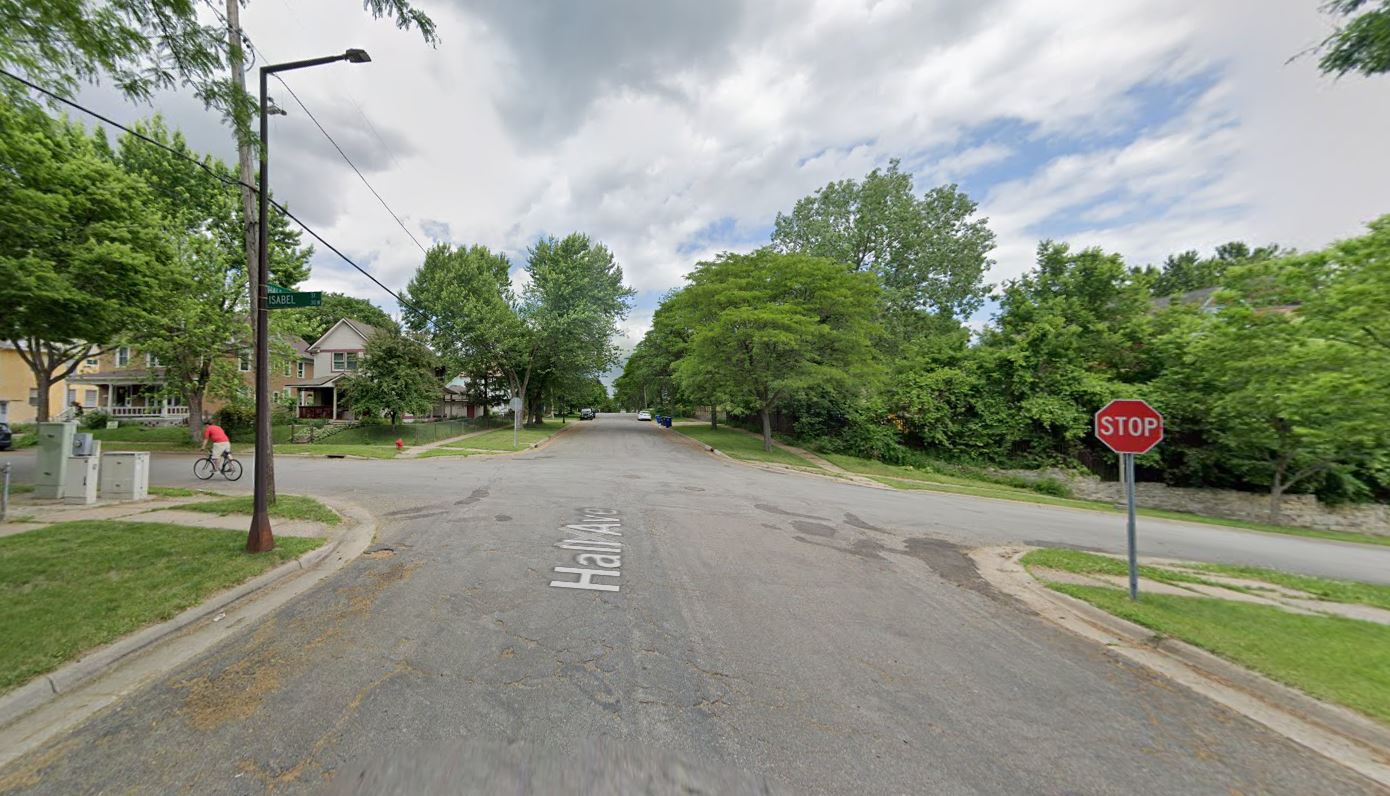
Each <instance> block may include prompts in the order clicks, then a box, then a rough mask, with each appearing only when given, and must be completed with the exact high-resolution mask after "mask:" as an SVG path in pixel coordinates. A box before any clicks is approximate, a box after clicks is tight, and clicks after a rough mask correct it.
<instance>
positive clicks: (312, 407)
mask: <svg viewBox="0 0 1390 796" xmlns="http://www.w3.org/2000/svg"><path fill="white" fill-rule="evenodd" d="M294 389H295V390H297V391H298V394H299V413H298V414H299V419H300V420H330V421H339V420H352V419H354V418H353V414H352V410H350V409H348V408H347V407H346V406H345V405H339V403H338V387H337V385H334V384H328V385H315V386H295V387H294Z"/></svg>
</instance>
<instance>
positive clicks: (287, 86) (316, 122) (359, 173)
mask: <svg viewBox="0 0 1390 796" xmlns="http://www.w3.org/2000/svg"><path fill="white" fill-rule="evenodd" d="M275 79H276V80H279V81H280V85H282V86H284V87H285V90H286V91H288V92H290V96H291V97H293V98H294V101H295V103H296V104H298V105H299V109H300V110H302V111H304V114H305V115H306V116H308V117H309V120H310V121H312V122H313V123H314V126H315V127H317V128H319V132H320V133H323V137H324V138H327V139H328V143H330V144H332V145H333V148H334V149H336V150H338V154H339V155H342V156H343V160H344V161H346V162H347V164H348V165H349V166H351V167H352V170H353V172H354V173H356V174H357V178H358V179H360V180H361V181H362V184H363V185H365V186H367V190H369V191H371V192H372V196H375V197H376V200H377V201H378V202H381V206H382V207H384V208H386V212H388V213H390V214H391V217H392V218H394V219H396V223H397V224H399V225H400V227H401V230H402V231H403V232H405V234H406V235H407V236H408V237H409V238H410V240H411V241H413V242H414V243H415V245H416V246H418V247H419V249H420V253H421V254H428V253H429V252H428V251H427V250H426V249H425V247H424V244H422V243H420V241H419V240H416V238H415V235H414V234H413V233H412V232H411V231H410V228H409V227H407V226H406V225H405V222H404V221H402V220H401V217H400V216H398V215H396V211H395V210H392V209H391V205H388V204H387V203H386V200H385V199H383V198H381V194H379V193H377V191H376V189H375V188H373V187H372V184H371V183H370V182H368V181H367V177H366V175H364V174H363V173H362V171H361V170H360V169H358V168H357V164H355V163H353V162H352V158H350V157H348V155H347V153H346V152H344V151H343V148H342V147H340V146H338V142H337V141H334V140H333V136H331V135H329V134H328V131H327V130H325V129H323V125H322V124H319V120H318V119H317V118H315V117H314V114H313V112H311V111H310V110H309V108H308V107H306V106H305V105H304V101H303V100H301V99H300V98H299V95H298V94H295V93H294V89H292V88H290V84H289V83H286V82H285V79H284V78H282V77H280V76H279V75H276V76H275Z"/></svg>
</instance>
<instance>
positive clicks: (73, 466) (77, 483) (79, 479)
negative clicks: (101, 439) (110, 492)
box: [63, 443, 101, 506]
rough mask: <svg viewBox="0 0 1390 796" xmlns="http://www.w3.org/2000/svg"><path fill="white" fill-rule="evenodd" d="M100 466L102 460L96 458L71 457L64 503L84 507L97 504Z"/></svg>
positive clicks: (65, 485)
mask: <svg viewBox="0 0 1390 796" xmlns="http://www.w3.org/2000/svg"><path fill="white" fill-rule="evenodd" d="M98 444H100V443H98ZM100 466H101V460H100V459H98V458H97V457H95V456H71V457H69V458H68V472H67V483H65V484H64V485H63V502H64V503H77V504H80V505H83V506H89V505H91V504H93V503H95V502H97V470H98V468H99V467H100Z"/></svg>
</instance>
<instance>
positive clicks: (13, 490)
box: [10, 484, 34, 495]
mask: <svg viewBox="0 0 1390 796" xmlns="http://www.w3.org/2000/svg"><path fill="white" fill-rule="evenodd" d="M33 491H34V485H33V484H10V494H11V495H24V494H28V493H30V492H33Z"/></svg>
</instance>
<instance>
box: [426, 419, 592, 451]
mask: <svg viewBox="0 0 1390 796" xmlns="http://www.w3.org/2000/svg"><path fill="white" fill-rule="evenodd" d="M576 422H577V421H576ZM565 427H566V426H562V425H560V424H559V423H546V424H545V425H542V426H526V427H524V428H522V429H521V431H520V433H519V434H518V435H517V440H518V441H517V450H521V449H522V448H525V447H527V446H529V445H531V444H532V443H535V442H540V441H541V440H544V439H549V438H550V436H551V435H553V434H554V433H555V432H557V431H559V430H560V429H562V428H565ZM450 447H454V448H474V449H476V450H492V451H509V450H511V449H512V430H511V429H510V428H499V429H496V430H493V431H489V432H488V433H486V434H480V435H478V436H476V437H469V438H468V439H463V440H459V441H458V442H455V443H451V444H450Z"/></svg>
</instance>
